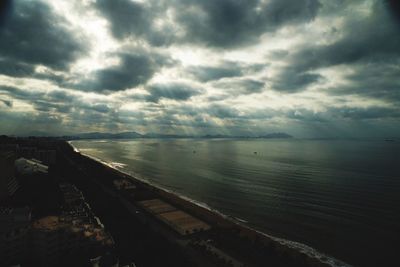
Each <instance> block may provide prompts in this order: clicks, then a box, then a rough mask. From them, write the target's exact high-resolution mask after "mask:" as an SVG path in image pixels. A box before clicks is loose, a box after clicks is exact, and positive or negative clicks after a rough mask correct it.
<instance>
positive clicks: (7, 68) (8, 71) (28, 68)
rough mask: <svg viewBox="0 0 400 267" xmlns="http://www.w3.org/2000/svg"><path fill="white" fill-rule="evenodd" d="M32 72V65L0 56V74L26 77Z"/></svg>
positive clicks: (33, 70) (33, 68)
mask: <svg viewBox="0 0 400 267" xmlns="http://www.w3.org/2000/svg"><path fill="white" fill-rule="evenodd" d="M0 46H1V44H0ZM0 53H1V52H0ZM34 72H35V67H34V66H33V65H29V64H25V63H23V62H16V61H14V60H13V59H8V60H6V59H1V58H0V74H3V75H7V76H12V77H27V76H30V75H32V74H33V73H34Z"/></svg>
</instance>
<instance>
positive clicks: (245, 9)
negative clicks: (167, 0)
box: [177, 0, 321, 47]
mask: <svg viewBox="0 0 400 267" xmlns="http://www.w3.org/2000/svg"><path fill="white" fill-rule="evenodd" d="M178 2H179V3H180V5H179V6H178V7H177V8H178V14H179V23H180V24H181V25H182V26H183V27H185V28H186V33H187V36H186V40H187V41H188V42H201V43H204V44H206V45H211V46H216V47H234V46H239V45H243V44H249V43H252V42H254V41H255V40H257V39H258V38H259V36H260V35H261V34H262V33H264V32H267V31H274V30H276V29H278V28H279V27H282V26H285V25H288V24H293V23H304V22H308V21H311V20H313V19H314V18H315V16H316V15H317V12H318V10H319V8H320V6H321V5H320V3H319V1H317V0H272V1H268V2H266V4H263V3H262V2H261V1H257V0H220V1H214V0H204V1H197V0H181V1H178Z"/></svg>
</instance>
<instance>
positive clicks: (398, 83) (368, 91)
mask: <svg viewBox="0 0 400 267" xmlns="http://www.w3.org/2000/svg"><path fill="white" fill-rule="evenodd" d="M399 66H400V57H399V59H398V60H394V61H392V62H390V61H388V62H385V63H384V64H379V63H377V64H376V65H375V64H368V65H360V66H358V67H355V70H356V71H355V72H354V73H352V74H348V75H346V79H347V80H348V81H350V83H349V84H347V85H341V86H338V87H333V88H329V90H328V93H329V94H331V95H362V96H367V97H370V98H375V99H382V100H384V101H386V102H393V103H397V104H399V103H400V79H399V77H400V67H399ZM399 108H400V107H399Z"/></svg>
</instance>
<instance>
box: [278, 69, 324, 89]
mask: <svg viewBox="0 0 400 267" xmlns="http://www.w3.org/2000/svg"><path fill="white" fill-rule="evenodd" d="M321 78H322V76H321V75H319V74H313V73H306V72H299V71H298V70H296V69H292V68H290V67H289V68H287V69H285V71H284V72H282V73H280V74H278V75H277V77H274V78H273V84H274V87H273V88H274V89H275V90H278V91H281V92H290V93H294V92H298V91H302V90H304V89H306V88H307V87H308V86H309V85H311V84H313V83H315V82H318V81H319V80H320V79H321Z"/></svg>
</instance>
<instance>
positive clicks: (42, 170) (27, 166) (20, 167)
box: [15, 158, 49, 175]
mask: <svg viewBox="0 0 400 267" xmlns="http://www.w3.org/2000/svg"><path fill="white" fill-rule="evenodd" d="M15 169H16V170H17V173H19V174H22V175H29V174H47V173H48V169H49V167H48V166H46V165H44V164H42V163H41V162H40V161H38V160H35V159H26V158H19V159H17V160H16V161H15Z"/></svg>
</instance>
